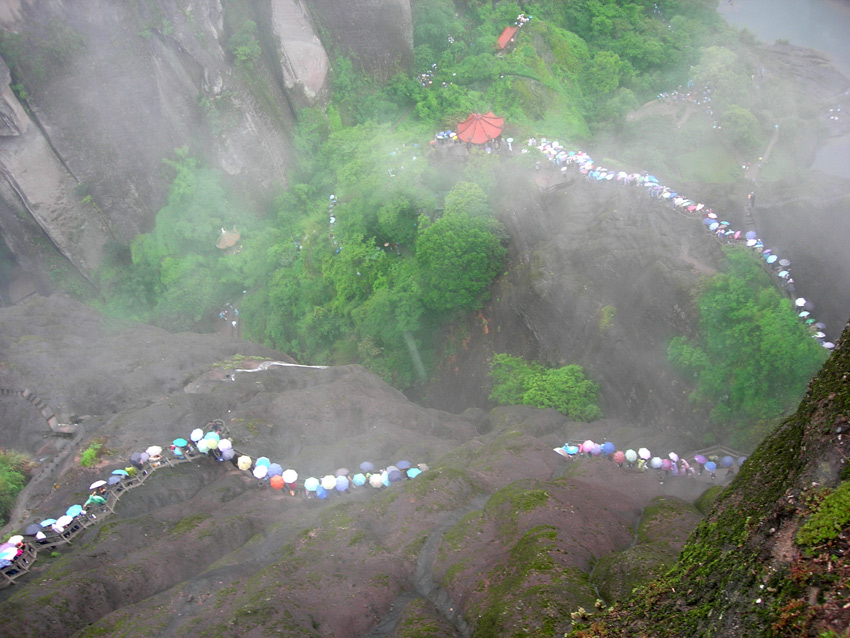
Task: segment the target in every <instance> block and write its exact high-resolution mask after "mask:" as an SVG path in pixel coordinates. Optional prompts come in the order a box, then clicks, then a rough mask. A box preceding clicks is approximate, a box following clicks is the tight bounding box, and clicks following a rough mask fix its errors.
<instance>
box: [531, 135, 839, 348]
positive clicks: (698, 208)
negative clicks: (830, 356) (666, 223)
mask: <svg viewBox="0 0 850 638" xmlns="http://www.w3.org/2000/svg"><path fill="white" fill-rule="evenodd" d="M534 149H536V150H538V151H539V152H540V153H541V154H543V156H544V158H545V160H544V161H547V162H548V163H549V165H550V166H552V167H554V168H555V169H557V170H559V171H560V172H561V173H562V174H566V173H567V171H568V170H571V169H572V170H576V171H578V173H579V174H581V175H583V176H584V177H585V178H586V179H587V180H589V181H595V182H612V183H617V184H620V185H622V186H633V187H638V188H641V189H643V190H644V191H645V192H646V193H647V195H648V196H649V197H651V198H653V199H656V200H659V201H662V202H665V203H667V204H668V205H669V206H671V207H673V208H675V209H676V210H678V211H680V212H682V213H684V214H686V215H688V216H691V217H693V218H695V219H699V220H700V221H701V223H702V224H703V227H704V228H705V229H706V232H707V233H708V234H709V235H710V236H712V237H714V238H715V239H717V240H718V241H722V242H724V243H730V244H740V245H742V246H746V247H747V248H750V249H752V250H753V251H754V252H756V253H757V254H758V255H759V256H760V257H761V258H762V259H763V261H764V264H765V266H766V267H767V268H768V271H769V272H770V273H771V274H772V275H773V276H774V277H775V278H776V282H777V285H778V286H779V287H780V289H782V290H783V291H784V292H785V293H786V294H787V296H788V297H789V298H791V299H792V300H793V303H794V307H795V308H796V312H797V316H798V318H799V319H800V321H802V322H803V323H804V324H805V325H806V327H807V329H808V331H809V334H810V335H811V337H812V338H813V339H816V340H817V341H818V342H819V343H820V344H821V345H822V346H823V347H824V348H826V349H827V350H832V349H833V348H834V347H835V344H834V343H833V342H831V341H828V340H827V336H826V332H825V331H826V324H824V323H823V322H820V321H818V320H817V319H815V317H813V316H812V312H813V310H814V304H812V303H811V302H810V301H808V300H807V299H806V298H805V297H797V296H796V294H797V287H796V282H795V281H794V278H793V276H792V273H791V260H790V259H788V258H787V257H781V256H780V255H778V254H777V253H776V252H774V251H773V249H771V248H766V247H765V244H764V242H763V241H762V240H761V239H760V238H759V237H758V234H757V233H756V231H754V230H748V231H744V230H736V229H734V228H732V224H731V222H729V221H726V220H724V219H722V217H720V216H719V215H718V214H717V213H716V212H714V210H712V208H710V207H708V206H706V205H705V204H703V203H702V202H698V201H695V200H692V199H690V198H689V197H687V196H686V195H682V194H680V193H678V192H676V191H674V190H673V189H672V188H670V187H669V186H664V185H662V184H660V183H659V181H658V178H657V177H655V176H654V175H650V174H648V173H646V172H633V173H629V172H626V171H617V170H613V169H608V168H605V167H603V166H599V165H597V164H596V163H595V162H594V161H593V158H591V157H590V156H589V155H588V154H587V153H586V152H584V151H574V150H568V149H566V148H565V147H564V146H563V145H562V144H560V143H559V142H558V141H550V140H547V139H546V138H542V139H540V140H537V139H536V138H533V137H532V138H530V139H529V140H528V144H527V148H524V149H523V150H522V152H524V153H527V152H530V151H531V150H534ZM538 167H541V165H539V166H538ZM755 198H756V194H755V192H751V193H750V194H749V195H748V197H747V205H748V206H751V207H754V206H755Z"/></svg>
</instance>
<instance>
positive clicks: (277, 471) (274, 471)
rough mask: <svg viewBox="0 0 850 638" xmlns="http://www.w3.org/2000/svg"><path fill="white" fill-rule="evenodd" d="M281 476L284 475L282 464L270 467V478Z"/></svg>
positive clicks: (274, 464) (273, 464)
mask: <svg viewBox="0 0 850 638" xmlns="http://www.w3.org/2000/svg"><path fill="white" fill-rule="evenodd" d="M281 474H283V467H281V465H280V463H272V464H271V465H269V476H280V475H281ZM287 482H289V481H287Z"/></svg>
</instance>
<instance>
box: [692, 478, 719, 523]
mask: <svg viewBox="0 0 850 638" xmlns="http://www.w3.org/2000/svg"><path fill="white" fill-rule="evenodd" d="M722 491H723V487H722V486H720V485H713V486H712V487H709V488H708V489H707V490H705V491H704V492H703V493H702V494H700V495H699V498H698V499H697V500H696V501H695V502H694V506H695V507H696V508H697V509H698V510H699V511H700V512H701V513H702V515H703V516H708V513H709V512H710V511H711V508H712V507H714V502H715V501H716V500H717V497H718V496H720V492H722Z"/></svg>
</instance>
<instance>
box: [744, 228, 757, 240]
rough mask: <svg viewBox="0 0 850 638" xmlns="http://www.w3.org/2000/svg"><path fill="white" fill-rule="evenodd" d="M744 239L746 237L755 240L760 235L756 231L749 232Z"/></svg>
mask: <svg viewBox="0 0 850 638" xmlns="http://www.w3.org/2000/svg"><path fill="white" fill-rule="evenodd" d="M744 237H746V238H747V239H755V238H756V237H758V233H757V232H756V231H754V230H748V231H747V234H746V235H744Z"/></svg>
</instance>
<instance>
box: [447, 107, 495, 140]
mask: <svg viewBox="0 0 850 638" xmlns="http://www.w3.org/2000/svg"><path fill="white" fill-rule="evenodd" d="M504 126H505V118H503V117H496V116H495V115H494V114H493V111H487V112H486V113H485V114H484V115H482V114H481V113H473V114H472V115H470V116H469V117H468V118H466V119H465V120H464V121H463V122H461V123H460V124H458V125H457V136H458V137H459V138H460V139H462V140H463V141H464V142H469V143H471V144H484V143H485V142H489V141H490V140H492V139H493V138H495V137H499V135H501V134H502V129H503V128H504Z"/></svg>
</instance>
